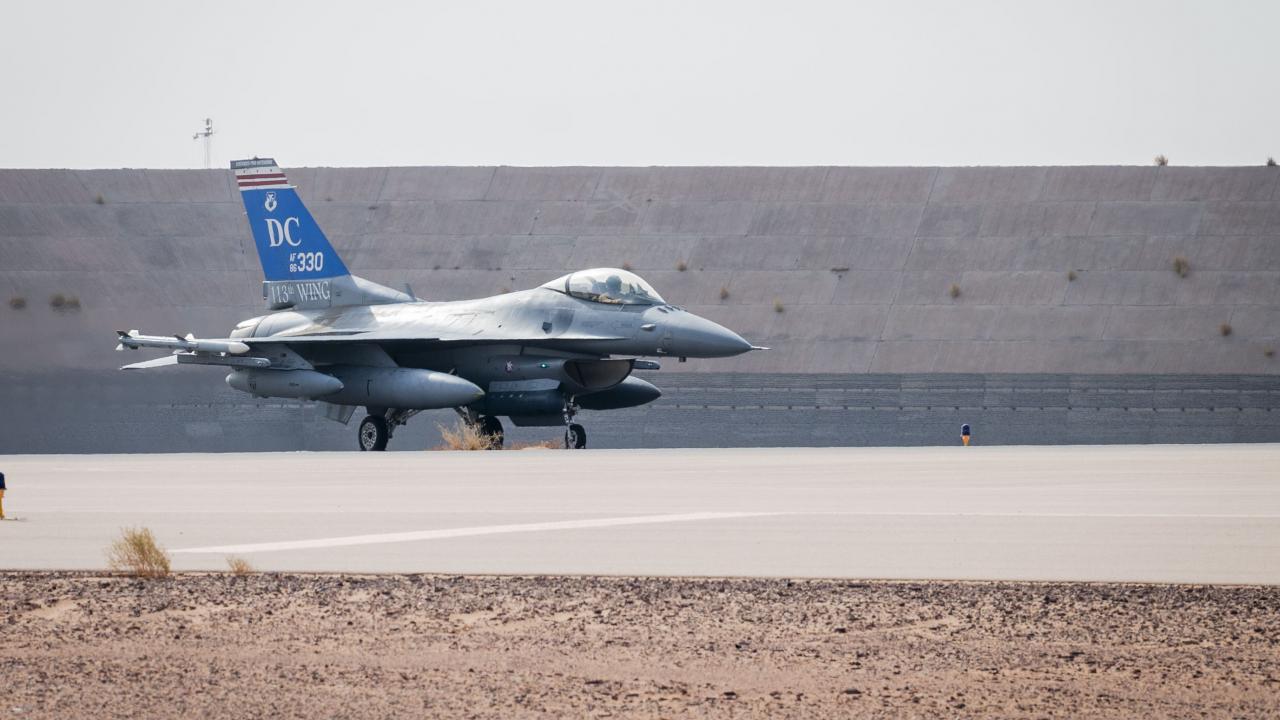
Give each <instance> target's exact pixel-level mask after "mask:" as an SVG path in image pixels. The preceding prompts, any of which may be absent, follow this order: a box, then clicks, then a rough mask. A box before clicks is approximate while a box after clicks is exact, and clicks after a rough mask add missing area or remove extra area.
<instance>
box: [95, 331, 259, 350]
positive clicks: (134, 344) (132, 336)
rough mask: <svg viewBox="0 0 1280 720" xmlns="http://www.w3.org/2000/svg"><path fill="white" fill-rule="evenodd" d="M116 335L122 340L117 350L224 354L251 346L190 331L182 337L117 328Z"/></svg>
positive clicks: (247, 348)
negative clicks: (143, 349)
mask: <svg viewBox="0 0 1280 720" xmlns="http://www.w3.org/2000/svg"><path fill="white" fill-rule="evenodd" d="M116 336H117V338H118V339H119V340H120V343H119V344H118V345H117V346H116V349H117V350H123V349H124V348H132V349H134V350H137V349H138V348H143V347H149V348H166V349H170V350H185V351H187V352H199V353H219V354H224V355H244V354H245V353H247V352H249V346H248V345H247V344H245V343H243V342H240V341H238V340H200V339H199V338H196V337H195V336H194V335H192V334H190V333H188V334H187V336H186V337H182V336H181V335H168V336H166V335H140V334H139V333H138V331H137V330H130V331H129V332H127V333H126V332H124V331H123V330H117V331H116Z"/></svg>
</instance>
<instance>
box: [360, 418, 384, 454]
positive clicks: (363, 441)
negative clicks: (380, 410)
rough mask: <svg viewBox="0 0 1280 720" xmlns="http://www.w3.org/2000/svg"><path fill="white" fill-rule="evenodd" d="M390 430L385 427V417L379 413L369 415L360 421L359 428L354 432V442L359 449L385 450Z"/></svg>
mask: <svg viewBox="0 0 1280 720" xmlns="http://www.w3.org/2000/svg"><path fill="white" fill-rule="evenodd" d="M390 439H391V432H390V431H389V430H388V429H387V419H386V418H384V417H382V416H380V415H369V416H366V417H365V419H364V420H361V421H360V429H359V430H358V431H357V432H356V443H357V444H358V445H359V446H360V449H361V450H386V449H387V440H390Z"/></svg>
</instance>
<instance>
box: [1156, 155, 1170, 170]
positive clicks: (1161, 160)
mask: <svg viewBox="0 0 1280 720" xmlns="http://www.w3.org/2000/svg"><path fill="white" fill-rule="evenodd" d="M1168 164H1169V158H1167V157H1165V156H1164V155H1157V156H1156V165H1158V166H1160V167H1164V166H1165V165H1168Z"/></svg>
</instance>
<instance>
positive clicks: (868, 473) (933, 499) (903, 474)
mask: <svg viewBox="0 0 1280 720" xmlns="http://www.w3.org/2000/svg"><path fill="white" fill-rule="evenodd" d="M0 470H2V471H3V472H5V474H6V475H7V477H8V481H9V492H8V494H7V495H6V497H5V509H6V512H7V513H8V515H9V517H10V518H13V519H11V520H9V521H5V522H3V523H0V568H4V569H101V568H103V567H104V566H105V560H104V551H105V549H106V547H107V546H108V544H109V543H110V542H111V540H112V539H113V538H114V537H116V536H118V533H119V531H120V528H122V527H126V526H145V527H148V528H150V529H151V530H152V531H154V532H155V534H156V536H157V538H158V539H159V540H160V542H161V543H162V544H163V545H164V546H165V547H166V548H167V549H169V550H170V551H171V553H172V556H173V561H174V562H173V564H174V568H175V569H177V570H198V569H225V567H226V557H227V556H228V555H237V556H240V557H244V558H246V559H247V560H249V562H250V563H252V564H253V566H254V567H256V568H257V569H259V570H295V571H340V572H435V573H482V574H486V573H516V574H543V573H546V574H623V575H631V574H636V575H694V576H697V575H709V576H782V577H845V578H898V579H988V580H1078V581H1150V582H1191V583H1265V584H1276V583H1280V445H1261V444H1251V445H1137V446H1118V445H1111V446H1074V447H1072V446H1054V447H1027V446H1019V447H972V448H968V449H965V448H960V447H954V448H950V447H948V448H940V447H933V448H829V449H805V448H797V449H746V450H743V449H732V450H587V451H577V452H564V451H551V450H528V451H510V452H490V453H463V452H421V453H363V454H362V453H260V454H217V455H212V454H209V455H205V454H202V455H44V456H39V455H25V456H9V457H7V458H0Z"/></svg>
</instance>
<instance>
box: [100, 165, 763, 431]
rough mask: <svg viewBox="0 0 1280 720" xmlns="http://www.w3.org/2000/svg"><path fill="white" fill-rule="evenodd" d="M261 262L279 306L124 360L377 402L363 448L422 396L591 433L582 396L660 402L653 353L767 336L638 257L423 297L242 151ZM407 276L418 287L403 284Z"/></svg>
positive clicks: (497, 423) (488, 415)
mask: <svg viewBox="0 0 1280 720" xmlns="http://www.w3.org/2000/svg"><path fill="white" fill-rule="evenodd" d="M231 169H232V170H233V171H234V173H235V177H236V182H237V184H238V185H239V188H240V196H241V199H242V200H243V201H244V208H245V214H246V216H247V218H248V221H249V228H250V230H251V231H252V233H253V240H254V243H255V245H256V246H257V250H258V258H259V260H260V261H261V262H262V270H263V275H264V282H263V285H262V295H263V300H264V301H265V302H266V304H267V308H268V309H269V310H270V311H271V312H269V313H268V314H266V315H261V316H259V317H254V318H250V319H248V320H245V321H243V322H241V323H239V324H237V325H236V326H235V328H234V329H232V330H231V332H230V333H229V335H228V336H227V337H225V338H196V337H193V336H192V335H189V334H188V335H186V336H185V337H184V336H181V335H172V336H150V335H142V334H140V333H139V332H138V331H136V330H131V331H128V332H124V331H118V332H117V336H118V340H119V345H117V347H116V349H117V350H123V349H125V348H130V349H135V350H136V349H138V348H144V347H146V348H164V349H168V350H171V351H172V354H170V355H167V356H163V357H160V358H158V359H155V360H149V361H145V362H139V363H134V364H131V365H126V366H124V367H123V368H122V369H124V370H136V369H144V368H156V367H161V366H167V365H220V366H225V367H227V368H230V373H229V374H228V375H227V376H226V382H227V384H228V385H230V386H231V387H232V388H235V389H236V390H240V391H242V392H246V393H249V394H250V395H254V396H256V397H261V398H267V397H276V398H297V399H306V400H313V401H317V402H319V403H321V405H322V406H323V408H324V412H325V416H326V417H328V418H330V419H333V420H336V421H338V422H341V423H343V424H348V423H349V421H350V419H351V417H352V415H353V414H354V413H355V410H356V408H357V407H364V408H365V409H366V411H367V415H366V416H365V417H364V419H363V420H361V421H360V424H359V428H358V431H357V433H356V437H357V440H358V446H359V448H360V449H361V450H384V449H386V447H387V442H388V441H389V440H390V439H391V437H392V435H393V434H394V433H395V431H396V429H397V428H399V427H401V426H403V425H404V424H405V423H406V422H408V420H409V418H411V417H413V416H414V415H416V414H417V413H419V412H421V411H423V410H432V409H441V408H452V409H454V410H456V411H457V413H458V414H459V415H460V416H461V417H462V419H463V421H465V422H466V423H468V424H469V425H471V426H473V427H474V428H476V429H477V430H478V431H480V432H481V433H483V436H484V437H487V438H490V439H491V440H492V446H493V447H501V445H502V442H503V425H502V422H501V420H500V419H499V418H500V417H503V416H505V417H507V418H509V419H510V421H511V422H512V423H514V424H515V425H517V426H522V427H523V426H560V425H563V426H564V428H565V431H564V445H565V447H566V448H584V447H586V445H587V434H586V430H585V429H584V428H583V427H582V425H581V424H579V423H577V422H574V419H575V416H576V415H577V413H578V411H579V410H582V409H588V410H612V409H617V408H627V407H634V406H637V405H643V404H645V403H648V402H652V401H653V400H655V399H657V398H658V397H659V396H661V394H662V393H661V391H659V390H658V388H657V387H655V386H654V385H652V384H651V383H649V382H646V381H645V380H642V379H640V378H638V377H635V376H634V375H632V371H634V370H656V369H658V368H659V365H658V363H657V362H656V361H654V360H648V359H646V358H662V357H673V358H680V359H681V360H683V359H685V358H722V357H730V356H733V355H739V354H741V353H745V352H748V351H750V350H752V349H758V348H754V347H753V346H752V345H751V343H749V342H747V341H746V340H744V339H742V338H741V337H740V336H738V335H737V334H736V333H734V332H733V331H731V330H729V329H727V328H724V327H722V326H720V325H717V324H716V323H714V322H712V321H710V320H707V319H706V318H702V317H699V316H697V315H694V314H693V313H690V312H687V311H685V310H683V309H681V308H679V307H676V306H674V305H671V304H670V303H668V302H666V301H665V300H663V299H662V296H661V295H659V294H658V292H657V291H656V290H654V289H653V288H652V287H651V286H650V285H649V284H648V283H646V282H645V281H644V280H642V279H641V278H640V277H639V276H637V275H635V274H634V273H631V272H628V271H626V270H622V269H619V268H592V269H588V270H578V271H576V272H571V273H569V274H567V275H564V276H563V277H559V278H556V279H554V280H551V281H549V282H547V283H545V284H543V285H541V286H539V287H536V288H533V289H532V290H523V291H518V292H512V293H506V294H503V295H495V296H493V297H486V298H481V299H478V300H458V301H452V302H424V301H421V300H419V299H417V298H416V297H415V296H414V295H413V294H412V291H409V292H401V291H399V290H394V289H392V288H389V287H385V286H382V285H378V284H376V283H373V282H370V281H368V280H365V279H364V278H360V277H356V276H354V275H352V274H351V273H350V272H349V271H348V270H347V266H346V264H344V263H343V261H342V258H341V257H339V255H338V253H337V252H336V251H335V250H334V249H333V246H332V245H330V244H329V240H328V239H327V238H326V237H325V234H324V232H323V231H322V230H321V229H320V227H319V225H318V224H317V223H316V221H315V219H314V218H313V217H312V216H311V213H309V212H308V211H307V208H306V207H305V206H304V205H303V203H302V200H301V199H300V198H299V197H298V193H297V189H296V188H295V187H294V186H292V185H290V184H289V182H288V180H287V179H286V177H285V174H284V172H283V171H281V169H280V168H279V166H277V165H276V162H275V161H274V160H271V159H257V158H255V159H252V160H237V161H234V162H232V163H231ZM406 289H407V288H406Z"/></svg>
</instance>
